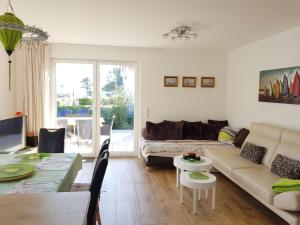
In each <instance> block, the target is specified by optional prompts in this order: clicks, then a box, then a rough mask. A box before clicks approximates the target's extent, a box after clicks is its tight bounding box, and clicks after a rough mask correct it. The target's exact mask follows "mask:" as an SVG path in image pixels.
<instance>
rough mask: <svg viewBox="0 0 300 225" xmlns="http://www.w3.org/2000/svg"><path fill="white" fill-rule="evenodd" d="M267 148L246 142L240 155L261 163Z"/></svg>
mask: <svg viewBox="0 0 300 225" xmlns="http://www.w3.org/2000/svg"><path fill="white" fill-rule="evenodd" d="M266 151H267V149H266V148H265V147H262V146H258V145H255V144H252V143H250V142H246V143H245V144H244V146H243V148H242V151H241V153H240V156H241V157H242V158H244V159H247V160H249V161H251V162H254V163H256V164H261V162H262V160H263V158H264V155H265V153H266Z"/></svg>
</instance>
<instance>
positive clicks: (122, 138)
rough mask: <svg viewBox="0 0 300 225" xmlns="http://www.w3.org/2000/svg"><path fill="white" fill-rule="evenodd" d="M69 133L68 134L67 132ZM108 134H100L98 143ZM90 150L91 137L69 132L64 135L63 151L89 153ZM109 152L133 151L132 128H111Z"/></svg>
mask: <svg viewBox="0 0 300 225" xmlns="http://www.w3.org/2000/svg"><path fill="white" fill-rule="evenodd" d="M69 135H70V134H69ZM108 137H109V136H107V135H101V136H100V143H103V141H104V140H105V139H107V138H108ZM91 151H92V139H90V138H89V139H82V138H81V137H80V136H78V135H76V134H74V133H73V134H71V135H70V137H66V140H65V152H66V153H72V152H79V153H82V154H87V153H91ZM110 151H111V152H132V151H134V135H133V130H112V134H111V143H110Z"/></svg>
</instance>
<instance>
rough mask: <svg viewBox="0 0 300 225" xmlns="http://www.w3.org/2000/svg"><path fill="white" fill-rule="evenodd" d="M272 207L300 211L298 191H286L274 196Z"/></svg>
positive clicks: (299, 194) (299, 192) (299, 193)
mask: <svg viewBox="0 0 300 225" xmlns="http://www.w3.org/2000/svg"><path fill="white" fill-rule="evenodd" d="M273 205H274V206H275V207H276V208H278V209H282V210H287V211H300V191H287V192H283V193H280V194H278V195H276V196H274V199H273Z"/></svg>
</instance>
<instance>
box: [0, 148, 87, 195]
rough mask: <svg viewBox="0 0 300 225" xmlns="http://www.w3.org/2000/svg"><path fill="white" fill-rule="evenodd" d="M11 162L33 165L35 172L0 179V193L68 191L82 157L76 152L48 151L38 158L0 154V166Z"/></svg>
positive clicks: (79, 167) (80, 165)
mask: <svg viewBox="0 0 300 225" xmlns="http://www.w3.org/2000/svg"><path fill="white" fill-rule="evenodd" d="M13 163H21V164H30V165H33V166H34V167H35V172H34V173H33V174H31V175H30V176H28V177H24V178H21V179H17V180H9V181H1V182H0V195H2V194H14V193H20V194H23V193H39V192H69V191H71V188H72V184H73V182H74V180H75V178H76V176H77V173H78V171H79V170H80V169H81V168H82V157H81V155H80V154H77V153H49V154H47V157H44V158H41V159H40V160H30V159H26V158H23V157H22V155H18V154H0V166H3V165H7V164H13Z"/></svg>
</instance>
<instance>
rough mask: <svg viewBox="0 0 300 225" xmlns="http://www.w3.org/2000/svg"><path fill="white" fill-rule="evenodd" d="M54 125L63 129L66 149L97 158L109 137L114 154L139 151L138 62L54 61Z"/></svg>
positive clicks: (132, 153)
mask: <svg viewBox="0 0 300 225" xmlns="http://www.w3.org/2000/svg"><path fill="white" fill-rule="evenodd" d="M52 68H53V76H52V80H51V83H52V94H51V96H52V114H53V116H52V117H53V119H54V126H55V127H60V128H65V130H66V137H65V152H78V153H80V154H82V155H83V156H86V157H91V156H96V155H97V154H98V151H99V149H100V146H101V143H102V142H103V141H104V140H105V139H106V138H109V137H110V138H111V145H110V151H111V154H112V155H117V156H118V155H134V154H136V152H135V149H136V139H135V136H136V135H135V129H134V128H135V126H136V119H137V118H136V116H135V115H136V90H137V66H136V64H123V63H104V62H96V61H71V60H70V61H69V60H63V61H62V60H53V67H52Z"/></svg>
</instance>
